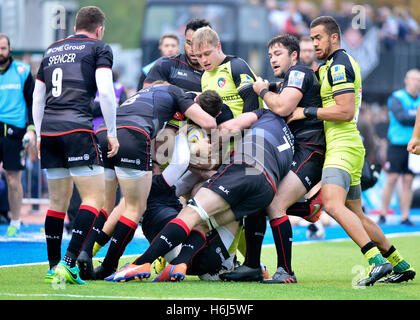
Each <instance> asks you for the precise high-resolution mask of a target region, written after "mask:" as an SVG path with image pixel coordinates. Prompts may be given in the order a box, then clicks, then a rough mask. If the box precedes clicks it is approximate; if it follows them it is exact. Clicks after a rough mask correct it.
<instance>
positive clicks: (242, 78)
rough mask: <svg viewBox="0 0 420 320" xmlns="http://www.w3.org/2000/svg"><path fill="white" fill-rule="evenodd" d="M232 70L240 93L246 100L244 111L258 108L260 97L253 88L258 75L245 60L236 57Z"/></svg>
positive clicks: (232, 63)
mask: <svg viewBox="0 0 420 320" xmlns="http://www.w3.org/2000/svg"><path fill="white" fill-rule="evenodd" d="M231 72H232V79H233V81H234V83H235V86H236V88H237V90H238V94H239V95H240V96H241V98H242V100H243V101H244V106H243V112H249V111H252V110H255V109H258V108H259V107H260V100H259V99H260V98H259V97H258V95H257V94H256V93H255V91H254V89H253V88H252V85H253V84H254V82H255V80H256V77H255V75H254V73H253V72H252V70H251V68H250V67H249V66H248V64H247V63H246V62H245V61H244V60H242V59H240V58H234V59H232V60H231Z"/></svg>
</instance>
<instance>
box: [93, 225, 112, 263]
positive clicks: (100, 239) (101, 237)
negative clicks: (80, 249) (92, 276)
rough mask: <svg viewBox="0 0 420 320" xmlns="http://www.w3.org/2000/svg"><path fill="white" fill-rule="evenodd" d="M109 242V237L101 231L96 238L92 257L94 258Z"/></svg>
mask: <svg viewBox="0 0 420 320" xmlns="http://www.w3.org/2000/svg"><path fill="white" fill-rule="evenodd" d="M109 240H111V237H110V236H109V235H107V234H106V233H105V232H103V231H102V230H101V231H100V232H99V234H98V236H97V237H96V241H95V244H94V245H93V249H92V256H93V257H94V256H96V254H97V253H98V251H99V250H101V248H102V247H103V246H105V245H106V244H107V243H108V241H109Z"/></svg>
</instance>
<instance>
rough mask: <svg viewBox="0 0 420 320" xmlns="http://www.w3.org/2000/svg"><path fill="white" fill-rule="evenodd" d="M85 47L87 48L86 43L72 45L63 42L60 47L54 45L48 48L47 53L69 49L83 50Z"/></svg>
mask: <svg viewBox="0 0 420 320" xmlns="http://www.w3.org/2000/svg"><path fill="white" fill-rule="evenodd" d="M84 48H86V46H85V45H84V44H81V45H78V46H77V45H71V44H68V43H66V44H62V45H61V46H58V47H52V48H49V49H48V50H47V54H51V53H56V52H63V51H68V50H83V49H84Z"/></svg>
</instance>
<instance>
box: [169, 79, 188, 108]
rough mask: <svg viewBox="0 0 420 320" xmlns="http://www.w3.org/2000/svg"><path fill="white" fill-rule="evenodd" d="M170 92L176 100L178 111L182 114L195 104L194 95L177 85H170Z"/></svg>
mask: <svg viewBox="0 0 420 320" xmlns="http://www.w3.org/2000/svg"><path fill="white" fill-rule="evenodd" d="M168 92H169V94H170V95H171V96H172V98H173V99H174V101H175V106H176V109H177V111H179V112H181V113H182V114H184V113H185V111H187V110H188V109H189V107H191V106H192V105H193V104H194V98H193V95H192V94H191V93H185V92H184V90H182V89H181V88H179V87H177V86H174V85H172V84H171V85H169V88H168Z"/></svg>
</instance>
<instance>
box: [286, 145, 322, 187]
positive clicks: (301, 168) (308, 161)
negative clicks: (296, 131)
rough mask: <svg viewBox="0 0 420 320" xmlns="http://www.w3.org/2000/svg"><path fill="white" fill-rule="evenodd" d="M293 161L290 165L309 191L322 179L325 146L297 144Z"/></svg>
mask: <svg viewBox="0 0 420 320" xmlns="http://www.w3.org/2000/svg"><path fill="white" fill-rule="evenodd" d="M294 147H295V153H294V155H293V162H292V165H291V166H290V170H292V171H293V172H294V173H296V175H297V176H298V177H299V179H300V181H302V183H303V185H304V186H305V188H306V191H309V190H310V189H311V188H312V187H314V186H315V185H316V184H317V183H318V182H319V181H321V176H322V167H323V165H324V159H325V146H322V145H317V144H295V146H294Z"/></svg>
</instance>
